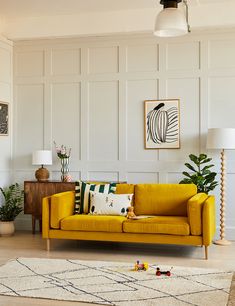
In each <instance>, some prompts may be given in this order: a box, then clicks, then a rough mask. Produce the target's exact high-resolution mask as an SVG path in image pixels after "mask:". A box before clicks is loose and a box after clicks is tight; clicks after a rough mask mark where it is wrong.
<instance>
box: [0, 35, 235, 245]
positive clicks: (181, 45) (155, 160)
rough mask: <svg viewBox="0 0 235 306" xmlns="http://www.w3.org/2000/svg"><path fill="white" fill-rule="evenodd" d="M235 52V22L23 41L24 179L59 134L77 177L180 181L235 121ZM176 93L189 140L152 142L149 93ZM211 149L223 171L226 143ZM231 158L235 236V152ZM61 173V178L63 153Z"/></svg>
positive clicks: (19, 126)
mask: <svg viewBox="0 0 235 306" xmlns="http://www.w3.org/2000/svg"><path fill="white" fill-rule="evenodd" d="M0 51H1V50H0ZM4 54H5V53H4ZM234 54H235V30H234V31H232V30H231V31H230V32H225V31H224V32H213V31H211V32H207V33H206V32H205V33H196V34H193V33H191V34H190V35H187V36H185V37H180V38H174V39H168V40H165V39H164V40H161V39H156V38H155V37H153V36H152V35H149V34H146V35H145V34H139V35H137V34H135V35H134V34H133V35H123V36H112V37H109V36H106V37H101V38H98V37H88V38H85V37H83V38H71V39H69V38H67V39H53V40H33V41H25V42H24V41H22V42H20V41H19V42H16V43H15V46H14V58H15V67H14V82H15V91H14V97H15V101H14V103H15V105H14V109H15V116H14V128H15V130H14V133H15V137H14V147H15V150H14V169H13V170H14V175H15V178H17V180H18V181H21V182H22V181H23V180H26V179H32V178H33V177H32V175H33V173H34V168H33V167H32V165H31V154H32V151H33V150H34V149H40V148H46V149H54V147H53V140H56V141H57V143H58V144H62V143H63V144H65V145H68V146H69V147H71V148H72V154H71V163H70V172H71V174H72V176H73V178H74V179H79V178H81V179H84V180H88V179H90V180H92V179H97V180H124V181H128V182H130V183H138V182H140V183H145V182H156V183H157V182H159V183H168V182H169V183H177V182H178V181H179V180H180V179H181V178H182V171H184V170H185V166H184V163H185V162H186V161H188V155H189V154H190V153H195V154H198V153H199V152H206V147H205V143H206V141H205V140H206V133H207V129H208V127H209V128H211V127H217V126H218V127H227V126H230V127H233V128H235V121H234V119H233V113H234V102H233V101H234V100H235V94H234V81H235V80H234V76H235V60H234ZM0 56H1V52H0ZM3 57H4V56H3ZM0 61H1V59H0ZM0 69H1V67H0ZM0 84H1V83H0ZM172 98H175V99H180V149H174V150H166V149H163V150H145V149H144V100H159V99H172ZM208 153H209V154H210V155H211V156H212V157H213V160H214V163H215V164H216V169H217V168H218V169H217V171H218V172H219V171H220V170H219V166H218V167H217V164H218V165H219V152H217V151H215V152H214V151H213V152H212V151H210V152H208ZM227 157H228V163H227V164H228V169H227V170H228V172H229V186H228V189H227V199H228V202H227V206H228V211H229V212H231V214H230V217H229V219H228V227H230V235H231V237H232V238H233V239H235V230H234V227H233V226H234V225H233V224H235V216H234V214H233V213H232V211H233V210H232V207H233V198H234V195H233V189H232V188H231V186H233V185H234V184H235V167H233V165H234V153H233V152H228V154H227ZM30 171H32V172H30ZM51 173H52V178H54V179H59V178H60V164H59V161H58V159H57V158H56V156H55V154H54V160H53V165H52V166H51ZM218 179H219V177H218ZM215 194H216V201H217V215H218V216H219V189H216V191H215ZM231 237H230V238H231Z"/></svg>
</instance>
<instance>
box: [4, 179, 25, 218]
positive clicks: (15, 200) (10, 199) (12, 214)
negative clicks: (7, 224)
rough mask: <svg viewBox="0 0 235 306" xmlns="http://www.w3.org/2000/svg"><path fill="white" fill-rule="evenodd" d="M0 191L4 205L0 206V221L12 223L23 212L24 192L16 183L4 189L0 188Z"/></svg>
mask: <svg viewBox="0 0 235 306" xmlns="http://www.w3.org/2000/svg"><path fill="white" fill-rule="evenodd" d="M0 191H1V193H2V195H3V198H4V203H3V205H2V206H0V221H14V220H15V218H16V217H17V216H18V214H19V213H20V212H21V211H22V210H23V207H22V204H23V196H24V191H23V190H21V188H20V186H19V184H18V183H15V184H12V185H10V186H9V187H6V188H2V187H0Z"/></svg>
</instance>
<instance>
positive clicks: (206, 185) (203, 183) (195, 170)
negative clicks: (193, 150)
mask: <svg viewBox="0 0 235 306" xmlns="http://www.w3.org/2000/svg"><path fill="white" fill-rule="evenodd" d="M189 158H190V160H191V161H192V162H193V163H194V164H195V165H193V166H192V165H191V164H189V163H185V166H186V167H187V168H188V169H189V170H191V171H192V173H188V172H186V171H184V172H183V175H185V176H186V178H184V179H183V180H181V181H180V184H195V185H196V186H197V192H198V193H199V192H205V193H206V194H208V193H209V192H210V191H211V190H213V189H214V188H215V187H216V186H217V185H218V182H217V181H216V180H215V177H216V175H217V173H216V172H211V170H210V168H212V167H214V165H212V164H209V165H208V163H209V162H210V161H211V160H212V158H209V157H207V155H206V154H200V155H199V156H196V155H194V154H190V155H189Z"/></svg>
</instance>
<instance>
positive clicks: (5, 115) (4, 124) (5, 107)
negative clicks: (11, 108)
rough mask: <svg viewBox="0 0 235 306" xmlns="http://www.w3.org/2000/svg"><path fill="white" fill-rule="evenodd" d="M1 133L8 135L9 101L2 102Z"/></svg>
mask: <svg viewBox="0 0 235 306" xmlns="http://www.w3.org/2000/svg"><path fill="white" fill-rule="evenodd" d="M0 135H8V103H4V102H0Z"/></svg>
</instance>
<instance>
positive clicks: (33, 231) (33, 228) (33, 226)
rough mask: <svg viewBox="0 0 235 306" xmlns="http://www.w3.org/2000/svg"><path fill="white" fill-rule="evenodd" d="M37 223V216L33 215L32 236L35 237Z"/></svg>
mask: <svg viewBox="0 0 235 306" xmlns="http://www.w3.org/2000/svg"><path fill="white" fill-rule="evenodd" d="M35 222H36V220H35V216H34V215H32V234H33V235H34V234H35Z"/></svg>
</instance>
